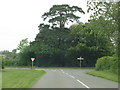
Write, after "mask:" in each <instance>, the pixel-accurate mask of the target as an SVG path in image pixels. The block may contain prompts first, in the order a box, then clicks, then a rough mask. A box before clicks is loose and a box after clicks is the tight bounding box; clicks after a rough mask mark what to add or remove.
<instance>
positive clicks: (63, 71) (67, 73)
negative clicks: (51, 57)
mask: <svg viewBox="0 0 120 90" xmlns="http://www.w3.org/2000/svg"><path fill="white" fill-rule="evenodd" d="M61 71H62V73H64V74H66V75H68V76H69V77H71V78H73V79H76V78H75V77H74V76H72V75H70V74H68V73H66V72H64V71H63V70H61ZM76 81H77V82H79V83H80V84H82V85H83V86H84V87H86V88H90V87H89V86H87V85H86V84H85V83H83V82H82V81H80V80H78V79H76Z"/></svg>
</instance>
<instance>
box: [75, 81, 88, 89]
mask: <svg viewBox="0 0 120 90" xmlns="http://www.w3.org/2000/svg"><path fill="white" fill-rule="evenodd" d="M77 81H78V82H79V83H81V84H82V85H83V86H85V87H86V88H90V87H88V86H87V85H86V84H84V83H83V82H81V81H80V80H78V79H77Z"/></svg>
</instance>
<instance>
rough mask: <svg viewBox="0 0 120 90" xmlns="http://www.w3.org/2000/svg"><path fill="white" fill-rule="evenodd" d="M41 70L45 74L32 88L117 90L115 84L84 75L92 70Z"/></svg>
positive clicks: (116, 84)
mask: <svg viewBox="0 0 120 90" xmlns="http://www.w3.org/2000/svg"><path fill="white" fill-rule="evenodd" d="M36 70H41V69H36ZM43 70H45V71H46V72H47V73H46V74H45V75H44V76H43V77H42V78H41V79H39V80H38V81H37V82H36V83H35V84H34V85H33V87H32V88H118V83H116V82H113V81H110V80H106V79H102V78H98V77H94V76H91V75H87V74H85V72H86V71H90V70H93V69H43Z"/></svg>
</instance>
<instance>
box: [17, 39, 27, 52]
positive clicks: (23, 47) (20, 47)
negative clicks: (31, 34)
mask: <svg viewBox="0 0 120 90" xmlns="http://www.w3.org/2000/svg"><path fill="white" fill-rule="evenodd" d="M28 45H29V42H28V38H26V39H23V40H21V41H20V44H19V45H18V47H17V50H20V52H23V51H24V49H25V48H26V47H27V46H28Z"/></svg>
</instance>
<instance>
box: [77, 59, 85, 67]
mask: <svg viewBox="0 0 120 90" xmlns="http://www.w3.org/2000/svg"><path fill="white" fill-rule="evenodd" d="M77 59H78V60H79V61H80V68H81V63H82V60H84V58H82V57H79V58H77Z"/></svg>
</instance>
